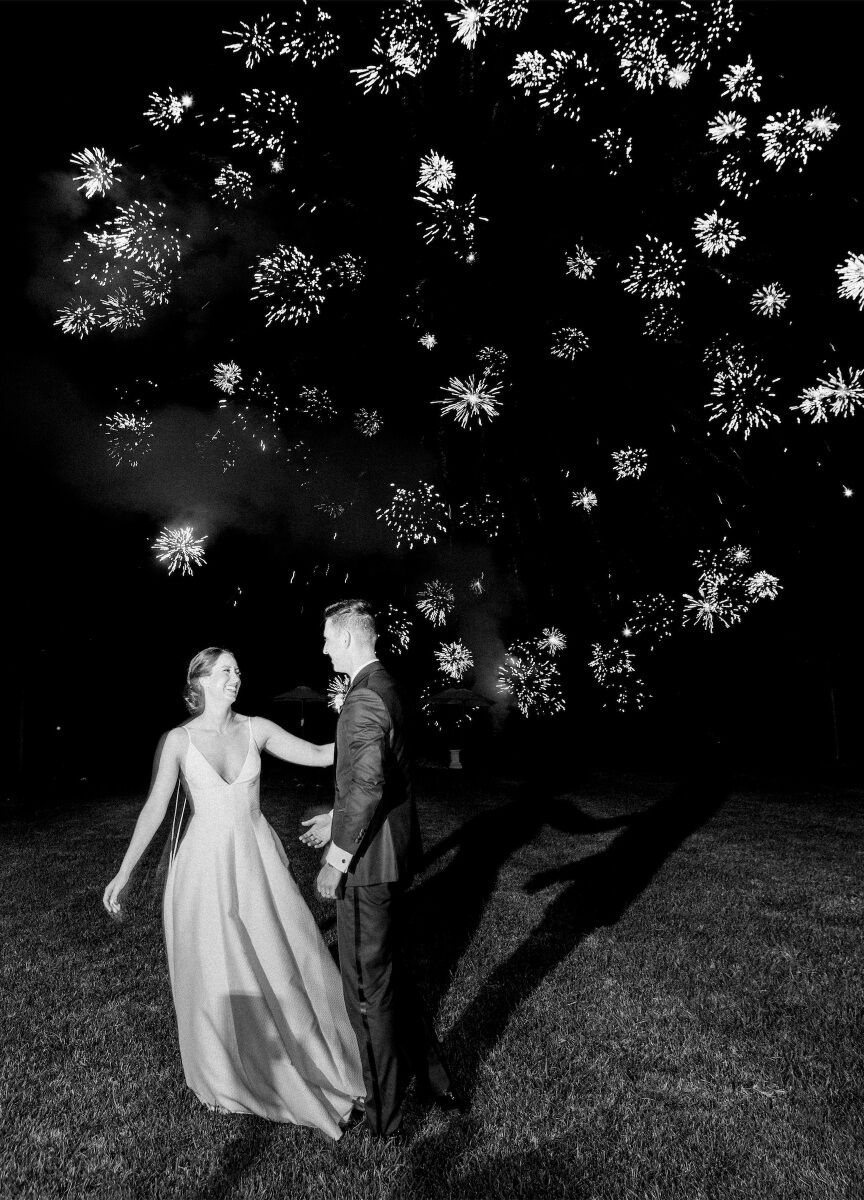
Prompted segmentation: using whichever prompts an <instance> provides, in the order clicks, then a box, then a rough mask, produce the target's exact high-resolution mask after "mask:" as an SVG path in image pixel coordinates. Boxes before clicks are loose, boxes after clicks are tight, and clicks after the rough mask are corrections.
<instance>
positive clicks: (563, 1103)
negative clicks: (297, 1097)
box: [0, 762, 864, 1200]
mask: <svg viewBox="0 0 864 1200" xmlns="http://www.w3.org/2000/svg"><path fill="white" fill-rule="evenodd" d="M265 778H266V781H267V782H266V786H265V788H264V792H263V797H262V807H263V809H264V812H265V814H266V816H267V817H268V819H269V820H270V821H271V822H272V824H273V825H274V826H275V828H276V830H277V832H278V833H279V834H280V836H281V837H282V839H283V842H284V843H285V845H286V849H287V850H288V854H289V857H290V859H291V862H292V869H293V870H294V873H295V875H296V877H297V879H298V881H299V882H300V885H301V887H302V888H303V889H304V893H305V894H306V896H307V897H308V898H309V899H310V902H311V904H312V907H313V911H314V912H315V913H316V915H317V916H318V917H319V919H320V921H321V922H322V924H323V925H324V926H325V927H326V928H327V936H328V938H330V940H331V941H332V938H333V936H334V934H335V931H334V930H333V929H332V928H331V927H330V925H329V923H330V921H331V920H332V909H331V908H329V907H328V906H326V905H325V904H324V902H322V901H318V900H317V899H315V898H314V897H313V893H312V879H313V876H314V872H315V869H316V865H317V858H316V856H315V855H314V854H312V853H310V852H309V851H306V850H305V849H304V848H303V847H302V846H300V845H299V844H298V843H297V842H296V840H295V838H296V834H297V831H298V825H297V822H298V821H299V819H300V817H301V815H303V810H304V808H305V807H306V806H307V805H308V804H309V803H310V802H311V801H313V800H314V799H315V795H316V793H315V792H313V789H312V786H311V784H310V783H309V781H308V780H307V779H303V780H300V779H298V778H297V777H296V775H295V774H292V773H291V772H290V771H282V770H281V769H280V767H279V766H278V765H277V764H274V763H272V762H268V763H267V764H266V772H265ZM420 784H421V789H422V795H421V820H422V824H423V828H424V834H425V842H426V848H427V852H428V853H427V857H428V865H427V867H426V870H425V871H424V873H423V875H422V876H421V877H420V878H419V879H418V881H417V883H416V884H415V886H414V889H413V890H412V892H411V893H410V897H409V899H410V904H409V912H408V918H409V922H410V926H411V929H412V931H413V940H414V947H415V953H416V959H417V970H418V972H419V973H420V975H421V978H422V982H423V988H424V991H425V992H426V995H427V998H428V1002H429V1005H430V1008H431V1009H432V1010H433V1012H434V1013H435V1016H436V1021H437V1024H438V1028H439V1030H440V1032H441V1035H442V1038H443V1040H444V1043H445V1046H446V1048H447V1051H448V1053H449V1055H450V1058H451V1062H452V1065H453V1067H454V1070H455V1073H456V1074H457V1076H458V1079H459V1080H460V1082H461V1084H462V1087H463V1088H464V1090H465V1091H466V1092H467V1093H468V1094H469V1095H470V1099H471V1110H470V1112H469V1114H468V1115H467V1116H463V1117H459V1116H455V1115H444V1114H440V1113H438V1112H437V1111H434V1112H430V1111H428V1110H425V1109H420V1108H418V1107H416V1106H411V1107H410V1109H409V1112H408V1118H409V1126H410V1136H409V1140H408V1143H407V1145H406V1146H404V1147H403V1148H400V1149H396V1148H391V1147H378V1146H375V1145H372V1144H370V1143H369V1142H368V1141H367V1140H366V1139H365V1138H364V1137H363V1136H362V1135H361V1134H357V1133H352V1134H350V1135H349V1136H347V1137H346V1138H344V1139H343V1140H342V1142H340V1143H338V1144H335V1145H334V1144H332V1143H329V1142H327V1141H325V1140H324V1139H323V1138H321V1137H319V1136H318V1135H316V1134H315V1133H313V1132H311V1131H309V1130H306V1129H300V1128H297V1127H295V1126H290V1125H272V1124H269V1123H268V1122H265V1121H262V1120H259V1119H258V1118H255V1117H248V1116H247V1117H244V1116H226V1115H220V1114H212V1113H209V1112H208V1111H207V1110H205V1109H204V1108H203V1107H202V1106H201V1105H200V1104H199V1102H198V1101H197V1100H196V1099H195V1097H194V1096H193V1095H192V1094H191V1093H190V1092H189V1091H188V1090H187V1089H186V1087H185V1084H184V1081H183V1075H182V1069H181V1065H180V1058H179V1053H178V1050H177V1044H176V1033H175V1026H174V1013H173V1008H172V1004H171V996H170V991H169V985H168V974H167V967H166V963H165V954H164V948H163V943H162V930H161V924H160V917H159V909H158V900H157V896H158V892H157V890H156V889H155V886H154V884H153V883H152V876H153V865H154V862H155V860H156V858H157V857H158V849H161V846H162V844H163V842H164V836H161V835H160V837H159V838H158V839H157V841H158V848H157V849H156V850H154V851H153V852H152V853H151V854H150V855H148V859H147V860H146V861H145V864H144V865H143V867H142V869H141V871H140V878H139V882H138V883H137V887H136V889H135V891H134V894H133V898H132V903H131V905H130V915H129V917H128V919H127V920H126V922H125V923H123V924H114V923H113V922H112V921H111V920H110V919H109V918H108V917H107V915H106V914H105V912H104V910H103V909H102V906H101V895H102V891H103V888H104V886H105V884H106V883H107V881H108V879H109V878H110V877H111V875H112V874H113V872H114V870H115V868H116V866H117V864H118V863H119V861H120V858H121V856H122V854H123V851H124V849H125V846H126V844H127V840H128V838H129V836H130V834H131V831H132V826H133V824H134V819H135V816H136V814H137V810H138V806H139V804H140V802H141V801H140V799H139V800H129V799H123V800H105V801H102V802H99V803H91V804H89V805H88V806H86V807H84V808H81V809H79V810H78V811H77V812H75V813H71V814H66V813H51V814H44V815H42V816H40V817H38V818H36V819H34V820H32V821H28V822H23V821H18V820H16V821H10V820H6V821H5V822H4V823H3V825H2V827H0V836H2V842H0V872H2V890H0V905H2V910H0V911H2V916H0V933H2V946H3V956H2V968H0V971H2V991H0V1021H2V1025H0V1028H2V1040H3V1053H2V1056H0V1105H2V1109H0V1134H2V1136H0V1195H2V1197H3V1200H6V1198H10V1200H11V1198H13V1197H14V1198H17V1197H38V1198H39V1200H43V1198H47V1197H54V1196H68V1197H91V1196H92V1197H102V1196H104V1197H112V1198H113V1197H127V1196H128V1197H133V1196H134V1197H173V1196H178V1197H181V1196H182V1197H184V1200H185V1198H187V1197H190V1198H191V1197H195V1198H198V1197H201V1198H202V1200H203V1198H204V1197H223V1196H224V1197H229V1196H230V1197H237V1198H240V1197H244V1198H245V1197H280V1198H281V1197H286V1198H287V1197H295V1198H300V1197H303V1198H305V1197H321V1198H324V1197H326V1198H327V1200H330V1198H332V1197H342V1198H344V1200H353V1198H362V1200H366V1198H369V1200H379V1198H380V1200H384V1198H387V1200H391V1198H392V1200H396V1198H399V1200H401V1198H403V1197H405V1198H406V1200H408V1198H409V1197H415V1196H416V1197H427V1196H428V1197H446V1196H454V1197H473V1196H478V1197H479V1196H483V1197H486V1196H494V1197H500V1198H501V1200H505V1198H506V1200H509V1198H510V1197H519V1196H525V1197H532V1198H533V1197H557V1196H561V1197H564V1196H567V1197H572V1198H574V1200H582V1198H584V1200H629V1198H633V1200H637V1198H638V1200H643V1198H644V1200H648V1198H651V1200H654V1198H656V1200H662V1198H666V1197H669V1198H672V1200H677V1198H678V1197H680V1198H681V1200H700V1198H702V1197H717V1198H718V1200H733V1198H737V1197H742V1198H744V1197H746V1198H747V1200H768V1198H772V1197H777V1198H778V1200H796V1198H799V1197H800V1198H804V1197H807V1198H808V1200H811V1198H812V1200H835V1198H836V1200H840V1198H843V1200H860V1198H861V1197H862V1196H864V1151H862V1144H864V1137H862V1132H864V1130H862V1123H864V1122H862V1110H864V1095H862V1092H864V1086H862V1045H864V1030H862V1016H861V1014H862V1007H861V1002H862V973H864V972H862V955H861V918H862V907H864V900H862V896H864V870H862V866H864V863H862V856H864V797H862V795H861V794H860V792H854V791H851V790H842V789H835V790H833V791H825V792H821V793H820V792H819V791H815V790H814V791H811V792H808V793H806V794H805V793H803V792H801V793H795V794H790V793H789V792H785V793H784V792H780V791H775V792H763V793H762V794H760V795H757V794H755V793H749V792H747V791H746V790H740V789H739V790H733V791H732V792H731V793H729V794H721V793H720V792H715V791H712V790H711V789H710V788H708V787H705V786H702V787H698V786H691V787H689V788H688V787H685V788H676V787H673V786H672V785H671V784H669V783H668V782H666V781H664V780H662V779H657V778H652V777H645V776H640V777H635V776H634V777H626V776H620V775H619V776H615V777H612V776H609V775H597V776H594V777H585V778H584V779H582V780H581V781H580V782H579V784H578V786H576V787H575V788H574V790H573V791H571V792H568V793H567V794H566V795H560V796H557V797H549V796H543V795H542V794H538V792H537V791H536V790H535V789H532V788H531V787H526V786H525V785H520V784H518V783H516V782H508V781H501V780H497V781H496V780H491V779H489V778H485V777H484V778H478V777H475V776H473V775H472V773H471V772H469V771H465V772H462V773H457V772H450V771H444V770H442V771H432V770H428V771H423V772H421V779H420ZM317 794H318V795H320V794H321V793H320V792H319V793H317ZM286 797H287V798H286ZM168 824H169V826H170V812H169V818H168ZM166 833H167V831H166Z"/></svg>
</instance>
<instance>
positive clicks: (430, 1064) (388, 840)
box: [331, 660, 450, 1135]
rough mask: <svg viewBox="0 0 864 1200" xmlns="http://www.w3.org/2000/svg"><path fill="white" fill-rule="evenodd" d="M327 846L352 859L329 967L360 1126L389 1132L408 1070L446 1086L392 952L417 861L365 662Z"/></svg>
mask: <svg viewBox="0 0 864 1200" xmlns="http://www.w3.org/2000/svg"><path fill="white" fill-rule="evenodd" d="M331 836H332V839H333V844H334V845H335V846H338V847H339V848H340V849H341V850H343V851H345V852H346V853H349V854H352V859H351V862H350V864H349V866H348V871H347V874H346V878H345V890H344V894H343V895H342V897H341V898H340V899H339V900H338V901H337V905H336V913H337V929H338V936H339V964H340V969H341V972H342V985H343V989H344V993H345V1003H346V1006H347V1009H348V1016H349V1018H350V1020H351V1024H352V1026H353V1028H354V1032H355V1034H356V1035H357V1043H358V1045H359V1047H360V1057H361V1060H362V1063H363V1077H364V1080H365V1082H366V1121H367V1123H368V1125H369V1127H370V1129H371V1130H372V1132H373V1133H375V1134H381V1135H388V1134H391V1133H395V1132H396V1131H397V1130H398V1128H399V1126H400V1124H401V1121H402V1101H403V1098H404V1094H405V1089H406V1087H407V1085H408V1080H409V1079H410V1076H411V1073H412V1072H414V1073H416V1074H417V1076H418V1084H419V1086H420V1087H421V1088H423V1089H424V1090H427V1091H429V1090H431V1091H433V1092H444V1091H447V1090H448V1089H449V1087H450V1080H449V1076H448V1074H447V1070H446V1067H445V1066H444V1062H443V1058H442V1055H441V1051H440V1046H439V1045H438V1042H437V1039H436V1038H435V1034H434V1032H433V1030H432V1027H431V1023H430V1022H429V1021H428V1020H427V1019H426V1017H425V1014H424V1012H423V1009H422V1005H421V1004H420V1003H419V999H418V997H417V995H416V993H415V990H414V987H413V983H412V981H411V979H410V976H409V974H408V972H407V970H406V968H405V963H404V961H403V955H402V953H401V949H400V941H401V931H400V928H399V918H400V904H399V901H400V898H401V894H402V892H403V890H404V889H405V887H406V886H407V885H408V884H409V883H410V881H411V877H412V875H413V873H414V871H415V870H416V868H417V866H418V864H419V861H420V855H421V842H420V827H419V824H418V821H417V810H416V808H415V806H414V796H413V792H412V787H411V764H410V760H409V757H408V748H407V745H406V740H405V719H404V713H403V710H402V702H401V699H400V697H399V693H398V691H397V690H396V685H395V683H394V681H393V679H392V678H391V676H390V675H389V674H388V673H387V671H386V670H385V669H384V667H383V666H382V665H381V663H380V662H378V661H377V660H375V661H374V662H371V663H368V664H367V665H366V666H365V667H363V668H362V669H361V670H360V671H358V673H357V675H356V677H355V678H354V681H353V682H352V684H351V687H350V688H349V689H348V693H347V695H346V696H345V700H344V703H343V705H342V710H341V712H340V714H339V721H338V724H337V726H336V800H335V803H334V805H333V826H332V833H331Z"/></svg>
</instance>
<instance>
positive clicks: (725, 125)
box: [708, 112, 747, 144]
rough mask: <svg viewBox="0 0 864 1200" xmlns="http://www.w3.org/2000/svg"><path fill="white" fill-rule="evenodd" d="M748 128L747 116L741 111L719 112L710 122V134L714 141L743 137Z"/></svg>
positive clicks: (719, 141)
mask: <svg viewBox="0 0 864 1200" xmlns="http://www.w3.org/2000/svg"><path fill="white" fill-rule="evenodd" d="M746 128H747V118H746V117H744V116H742V115H741V113H736V112H726V113H722V112H721V113H718V114H717V116H716V117H714V118H712V120H710V121H709V122H708V136H709V138H710V139H711V141H712V142H717V143H718V144H719V143H721V142H728V141H729V139H730V138H741V137H743V136H744V131H745V129H746Z"/></svg>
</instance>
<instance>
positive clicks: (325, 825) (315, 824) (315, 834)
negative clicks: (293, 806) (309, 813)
mask: <svg viewBox="0 0 864 1200" xmlns="http://www.w3.org/2000/svg"><path fill="white" fill-rule="evenodd" d="M300 824H301V825H302V826H303V827H304V828H305V830H306V832H305V833H301V834H300V837H299V839H298V840H299V841H301V842H302V843H303V845H304V846H311V847H312V848H313V849H315V850H320V849H321V847H322V846H326V845H327V843H328V842H329V841H330V827H331V826H332V824H333V809H332V808H331V809H330V810H329V811H328V812H325V813H319V814H318V816H317V817H310V818H309V820H308V821H301V822H300Z"/></svg>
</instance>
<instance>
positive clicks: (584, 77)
mask: <svg viewBox="0 0 864 1200" xmlns="http://www.w3.org/2000/svg"><path fill="white" fill-rule="evenodd" d="M598 81H599V76H598V73H597V68H596V67H595V66H594V64H593V63H591V62H590V61H589V59H588V55H587V54H583V55H582V56H581V57H580V56H579V55H577V54H576V52H575V51H573V50H553V51H552V53H551V55H550V57H549V61H548V64H547V70H546V78H545V79H544V81H543V83H542V84H541V85H540V88H539V91H538V98H539V102H540V107H541V108H547V109H549V111H550V112H551V113H553V114H554V115H555V116H556V117H564V118H566V119H567V120H570V121H578V120H579V118H580V116H581V113H582V109H581V106H580V104H579V100H580V98H581V96H582V93H583V91H584V90H585V88H587V87H592V86H594V85H596V84H597V83H598Z"/></svg>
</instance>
